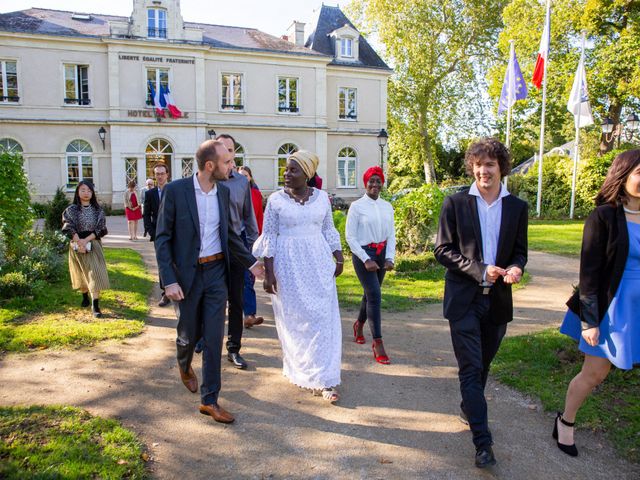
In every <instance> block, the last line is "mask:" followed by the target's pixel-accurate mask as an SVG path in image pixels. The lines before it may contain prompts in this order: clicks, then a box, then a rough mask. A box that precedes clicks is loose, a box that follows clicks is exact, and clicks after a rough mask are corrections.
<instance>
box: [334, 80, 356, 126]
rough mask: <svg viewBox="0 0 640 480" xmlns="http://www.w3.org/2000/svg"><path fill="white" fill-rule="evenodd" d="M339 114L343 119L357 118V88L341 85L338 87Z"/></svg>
mask: <svg viewBox="0 0 640 480" xmlns="http://www.w3.org/2000/svg"><path fill="white" fill-rule="evenodd" d="M338 116H339V117H340V119H342V120H357V118H358V107H357V103H356V89H355V88H346V87H340V88H339V89H338Z"/></svg>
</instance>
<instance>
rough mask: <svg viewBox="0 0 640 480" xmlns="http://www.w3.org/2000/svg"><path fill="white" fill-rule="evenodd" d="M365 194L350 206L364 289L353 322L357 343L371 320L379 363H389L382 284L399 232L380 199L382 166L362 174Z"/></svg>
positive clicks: (351, 238) (351, 240)
mask: <svg viewBox="0 0 640 480" xmlns="http://www.w3.org/2000/svg"><path fill="white" fill-rule="evenodd" d="M362 179H363V181H364V186H365V190H366V193H365V195H364V196H363V197H362V198H360V199H358V200H356V201H355V202H353V203H352V204H351V206H350V207H349V213H348V214H347V226H346V237H347V243H348V244H349V247H350V248H351V257H352V260H353V268H354V269H355V271H356V275H357V276H358V279H359V280H360V284H361V285H362V288H363V289H364V295H363V296H362V302H361V304H360V313H359V314H358V319H357V320H356V322H355V323H354V324H353V336H354V341H355V342H356V343H365V339H364V334H363V331H362V329H363V327H364V323H365V322H366V321H367V320H369V327H370V328H371V334H372V335H373V345H372V349H373V356H374V358H375V360H376V361H377V362H378V363H382V364H384V365H388V364H389V363H391V362H390V360H389V357H388V355H387V353H386V352H385V350H384V345H383V344H382V327H381V316H380V305H381V300H382V295H381V291H380V287H381V286H382V281H383V280H384V275H385V273H386V272H387V271H389V270H393V266H394V265H393V261H394V257H395V253H396V234H395V229H394V223H393V207H392V206H391V204H390V203H389V202H387V201H386V200H383V199H382V198H380V191H381V190H382V185H383V184H384V173H383V171H382V169H381V168H380V167H377V166H376V167H371V168H369V169H368V170H367V171H366V172H364V175H363V177H362Z"/></svg>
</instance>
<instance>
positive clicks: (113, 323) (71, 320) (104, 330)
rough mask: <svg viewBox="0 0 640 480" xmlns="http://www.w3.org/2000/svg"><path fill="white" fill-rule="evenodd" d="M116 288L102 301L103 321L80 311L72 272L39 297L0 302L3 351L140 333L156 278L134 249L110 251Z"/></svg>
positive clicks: (107, 250) (110, 268) (109, 263)
mask: <svg viewBox="0 0 640 480" xmlns="http://www.w3.org/2000/svg"><path fill="white" fill-rule="evenodd" d="M105 257H106V261H107V268H108V271H109V279H110V281H111V290H108V291H105V292H103V294H102V298H101V299H100V308H101V310H102V312H103V314H104V316H103V318H100V319H96V318H94V317H93V316H92V315H91V309H90V308H84V309H82V308H80V301H81V295H80V293H78V292H77V291H73V290H71V284H70V282H69V275H68V272H67V273H66V275H65V277H64V278H63V279H62V280H60V281H59V282H56V283H53V284H51V285H49V286H48V287H47V288H46V289H44V290H43V291H39V292H38V293H37V294H36V295H35V296H34V297H29V298H13V299H10V300H7V301H4V302H2V303H0V352H7V351H9V352H23V351H28V350H32V349H42V348H49V347H62V346H70V347H76V346H81V345H92V344H94V343H95V342H97V341H99V340H104V339H109V338H125V337H130V336H133V335H137V334H139V333H140V332H141V331H142V329H143V328H144V320H145V318H146V316H147V313H148V306H147V297H148V296H149V293H150V292H151V288H152V286H153V279H152V278H151V276H150V275H149V274H148V273H147V272H146V269H145V267H144V263H143V261H142V257H141V256H140V254H139V253H137V252H135V251H134V250H130V249H114V248H105Z"/></svg>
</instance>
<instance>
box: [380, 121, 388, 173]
mask: <svg viewBox="0 0 640 480" xmlns="http://www.w3.org/2000/svg"><path fill="white" fill-rule="evenodd" d="M377 138H378V146H379V147H380V168H382V170H383V171H384V147H385V146H386V145H387V140H389V135H388V134H387V131H386V130H385V129H384V128H383V129H381V130H380V133H378V137H377Z"/></svg>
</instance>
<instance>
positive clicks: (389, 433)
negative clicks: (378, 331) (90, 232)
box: [0, 217, 640, 480]
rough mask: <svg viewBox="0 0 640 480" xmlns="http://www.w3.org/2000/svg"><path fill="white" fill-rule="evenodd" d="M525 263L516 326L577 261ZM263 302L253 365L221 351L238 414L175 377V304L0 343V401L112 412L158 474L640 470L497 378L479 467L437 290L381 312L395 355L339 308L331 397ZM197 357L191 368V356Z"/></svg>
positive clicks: (544, 312) (512, 475) (575, 474)
mask: <svg viewBox="0 0 640 480" xmlns="http://www.w3.org/2000/svg"><path fill="white" fill-rule="evenodd" d="M109 230H110V232H111V235H109V236H108V237H107V241H106V242H105V243H106V244H107V245H109V246H128V247H133V248H136V249H137V250H139V251H140V252H141V253H142V254H143V256H144V259H145V261H146V262H147V265H148V266H149V268H150V269H151V270H152V271H155V270H156V268H155V260H154V256H153V248H152V246H151V244H149V243H148V242H146V241H139V242H137V243H133V244H132V243H131V242H129V241H128V240H127V234H126V225H125V224H124V221H123V219H121V218H116V217H114V218H109ZM529 271H530V272H531V275H532V281H531V282H530V284H529V285H528V286H527V288H525V289H523V290H522V291H519V292H517V293H516V294H515V305H516V313H515V317H516V318H515V321H514V322H513V323H512V324H511V325H510V327H509V334H511V335H513V334H519V333H525V332H530V331H535V330H538V329H540V328H544V327H548V326H550V325H557V324H558V322H559V321H560V319H561V318H562V313H563V310H564V304H563V303H564V301H565V300H566V298H567V297H568V295H569V293H570V291H571V283H572V282H574V283H575V281H576V278H577V261H576V260H575V259H567V258H563V257H558V256H553V255H547V254H542V253H532V254H531V258H530V267H529ZM155 294H156V295H157V291H156V292H155ZM155 303H156V302H155V298H154V299H152V305H155ZM259 304H260V305H259V314H261V315H264V316H265V318H266V321H265V324H263V325H261V326H259V327H255V328H253V329H251V330H249V331H248V332H246V335H245V339H244V346H243V352H242V353H243V355H244V356H245V358H246V359H247V360H248V362H249V363H250V367H249V369H248V370H246V371H240V370H236V369H234V368H232V367H231V366H230V365H231V364H229V363H227V362H223V372H222V376H223V391H222V395H221V404H222V405H223V406H224V407H225V408H228V409H229V410H230V411H231V412H233V413H234V414H235V415H236V418H237V420H236V423H235V424H233V425H230V426H224V425H222V424H217V423H215V422H213V421H212V420H211V419H210V418H209V417H204V416H202V415H199V414H198V413H197V407H198V404H199V396H197V395H193V394H191V393H189V392H188V391H187V390H186V389H185V388H184V387H183V386H182V384H181V382H180V380H179V376H178V371H177V368H176V361H175V347H174V345H175V343H174V342H175V316H174V314H173V311H172V309H171V308H164V309H163V308H158V307H155V306H154V307H152V309H151V312H150V318H149V323H148V326H147V328H146V330H145V332H144V334H143V335H140V336H139V337H136V338H133V339H129V340H127V341H124V342H115V341H114V342H103V343H100V344H99V345H97V346H95V347H93V348H91V349H82V350H74V351H65V350H57V351H55V350H48V351H41V352H34V353H30V354H28V355H8V356H6V357H5V358H3V359H2V360H0V385H2V387H1V389H0V404H4V405H18V404H33V403H38V404H60V403H63V404H71V405H76V406H79V407H82V408H86V409H87V410H89V411H90V412H92V413H94V414H97V415H102V416H107V417H115V418H119V419H120V420H122V421H123V423H124V424H125V425H126V426H128V427H130V428H132V429H133V430H134V431H136V432H138V433H139V435H140V436H141V438H142V439H143V441H144V442H145V443H146V444H147V446H148V448H149V452H150V454H151V457H152V461H151V462H150V468H151V471H152V474H153V476H154V478H158V479H177V478H181V479H203V478H219V479H286V478H291V479H467V478H468V479H471V478H473V479H475V478H502V479H532V478H539V479H546V478H550V479H567V480H576V479H580V478H589V479H609V478H612V477H615V478H617V479H618V480H621V479H627V478H628V479H631V478H634V479H635V478H640V466H639V465H632V464H629V463H627V462H625V461H624V460H622V459H620V458H619V457H618V456H616V454H615V453H614V451H613V450H612V448H611V447H610V445H609V444H608V443H607V442H606V441H605V440H604V439H603V437H602V436H600V435H595V434H592V433H590V432H584V431H580V432H579V433H578V436H577V439H578V447H579V448H580V452H581V455H580V457H578V458H577V459H573V458H569V457H567V456H566V455H563V454H562V453H560V452H559V451H558V449H557V448H556V446H555V445H554V443H553V441H552V439H551V435H550V434H551V428H552V424H553V416H552V414H550V413H544V412H542V411H541V409H540V406H539V405H537V404H536V402H534V401H532V400H531V399H527V398H525V397H523V396H522V395H520V394H518V393H516V392H514V391H513V390H511V389H509V388H507V387H505V386H503V385H499V384H497V383H495V382H493V381H490V384H489V385H488V387H487V390H488V397H489V409H490V414H489V416H490V423H491V429H492V431H493V433H494V441H495V447H494V450H495V453H496V457H497V459H498V465H497V466H496V467H495V468H494V469H492V470H491V471H479V470H478V469H476V468H475V467H474V466H473V455H474V449H473V445H472V442H471V438H470V433H469V432H468V430H467V429H466V427H465V426H464V425H463V424H462V423H460V422H459V421H458V419H457V408H458V407H457V406H458V403H459V390H458V381H457V375H456V368H455V358H454V357H453V353H452V349H451V341H450V338H449V331H448V326H447V323H446V322H445V321H444V320H443V319H442V314H441V305H440V304H438V305H430V306H427V307H426V308H420V309H419V310H414V311H412V312H408V313H403V314H395V315H389V314H387V315H384V332H385V337H384V338H385V345H386V346H387V351H388V352H389V354H390V356H391V359H392V362H393V364H392V365H390V366H383V365H378V364H376V363H375V362H374V361H373V358H372V354H371V347H370V346H369V344H366V345H357V344H355V343H353V342H352V341H350V340H351V336H350V330H351V324H352V323H353V321H354V319H355V318H354V316H355V312H352V311H344V312H343V318H342V319H343V335H344V341H343V348H344V350H343V379H342V381H343V385H342V387H341V390H340V391H341V395H342V397H341V400H340V402H339V404H338V405H336V406H330V405H328V404H326V403H325V402H323V401H322V400H321V399H319V398H317V397H312V396H311V395H310V394H309V393H306V392H304V391H302V390H299V389H297V388H296V387H294V386H292V385H290V384H289V383H288V381H286V380H285V379H284V378H283V377H282V375H281V369H280V367H281V360H280V349H279V343H278V340H277V337H276V330H275V325H274V323H273V317H272V313H271V307H270V306H269V305H268V298H267V297H266V296H264V295H260V298H259ZM367 338H369V336H368V337H367ZM194 367H196V373H198V374H199V373H200V372H199V371H200V368H199V367H200V365H199V360H196V362H195V364H194Z"/></svg>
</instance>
